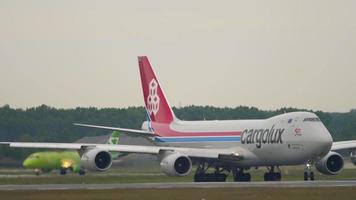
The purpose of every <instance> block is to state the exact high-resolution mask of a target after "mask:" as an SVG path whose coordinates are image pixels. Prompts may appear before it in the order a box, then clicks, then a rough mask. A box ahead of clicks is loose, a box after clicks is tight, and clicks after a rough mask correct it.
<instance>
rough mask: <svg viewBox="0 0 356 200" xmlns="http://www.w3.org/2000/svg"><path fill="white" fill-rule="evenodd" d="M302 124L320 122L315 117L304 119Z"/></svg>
mask: <svg viewBox="0 0 356 200" xmlns="http://www.w3.org/2000/svg"><path fill="white" fill-rule="evenodd" d="M303 122H320V119H319V118H317V117H310V118H304V120H303Z"/></svg>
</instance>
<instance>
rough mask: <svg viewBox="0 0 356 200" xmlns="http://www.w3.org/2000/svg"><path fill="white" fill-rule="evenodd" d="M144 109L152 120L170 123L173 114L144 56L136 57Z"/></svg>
mask: <svg viewBox="0 0 356 200" xmlns="http://www.w3.org/2000/svg"><path fill="white" fill-rule="evenodd" d="M138 64H139V66H140V75H141V84H142V91H143V97H144V101H145V105H146V110H147V113H148V115H149V116H150V119H151V120H152V121H153V122H160V123H170V122H172V121H173V120H174V118H175V117H174V114H173V111H172V109H171V107H170V106H169V104H168V102H167V99H166V97H165V96H164V94H163V91H162V88H161V86H160V84H159V82H158V79H157V78H156V75H155V73H154V71H153V69H152V67H151V64H150V62H149V61H148V58H147V57H146V56H139V57H138Z"/></svg>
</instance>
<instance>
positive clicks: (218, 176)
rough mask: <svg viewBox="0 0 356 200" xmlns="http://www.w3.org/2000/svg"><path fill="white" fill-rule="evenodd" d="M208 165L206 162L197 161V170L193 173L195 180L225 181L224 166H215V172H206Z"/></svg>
mask: <svg viewBox="0 0 356 200" xmlns="http://www.w3.org/2000/svg"><path fill="white" fill-rule="evenodd" d="M209 168H210V165H209V164H208V163H206V162H202V163H199V165H198V168H197V171H196V172H195V175H194V181H195V182H225V181H226V177H227V174H226V171H227V172H228V170H226V169H225V168H220V167H216V168H215V172H213V173H207V170H208V169H209Z"/></svg>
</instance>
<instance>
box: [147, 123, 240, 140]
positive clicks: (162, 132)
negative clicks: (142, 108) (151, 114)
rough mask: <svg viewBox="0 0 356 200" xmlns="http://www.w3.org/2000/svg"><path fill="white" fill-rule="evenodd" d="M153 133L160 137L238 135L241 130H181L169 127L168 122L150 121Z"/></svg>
mask: <svg viewBox="0 0 356 200" xmlns="http://www.w3.org/2000/svg"><path fill="white" fill-rule="evenodd" d="M151 127H152V128H153V130H154V133H155V134H157V135H159V136H162V137H177V136H240V135H241V131H228V132H220V131H216V132H182V131H176V130H173V129H171V128H170V125H169V124H162V123H154V122H152V123H151Z"/></svg>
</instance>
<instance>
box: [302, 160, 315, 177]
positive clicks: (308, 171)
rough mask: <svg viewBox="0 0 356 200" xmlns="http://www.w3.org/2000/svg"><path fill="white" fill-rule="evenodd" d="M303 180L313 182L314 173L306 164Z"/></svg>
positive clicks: (308, 164) (309, 164) (309, 165)
mask: <svg viewBox="0 0 356 200" xmlns="http://www.w3.org/2000/svg"><path fill="white" fill-rule="evenodd" d="M304 180H305V181H307V180H311V181H314V172H313V171H312V164H311V163H310V162H308V163H307V164H305V170H304Z"/></svg>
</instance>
